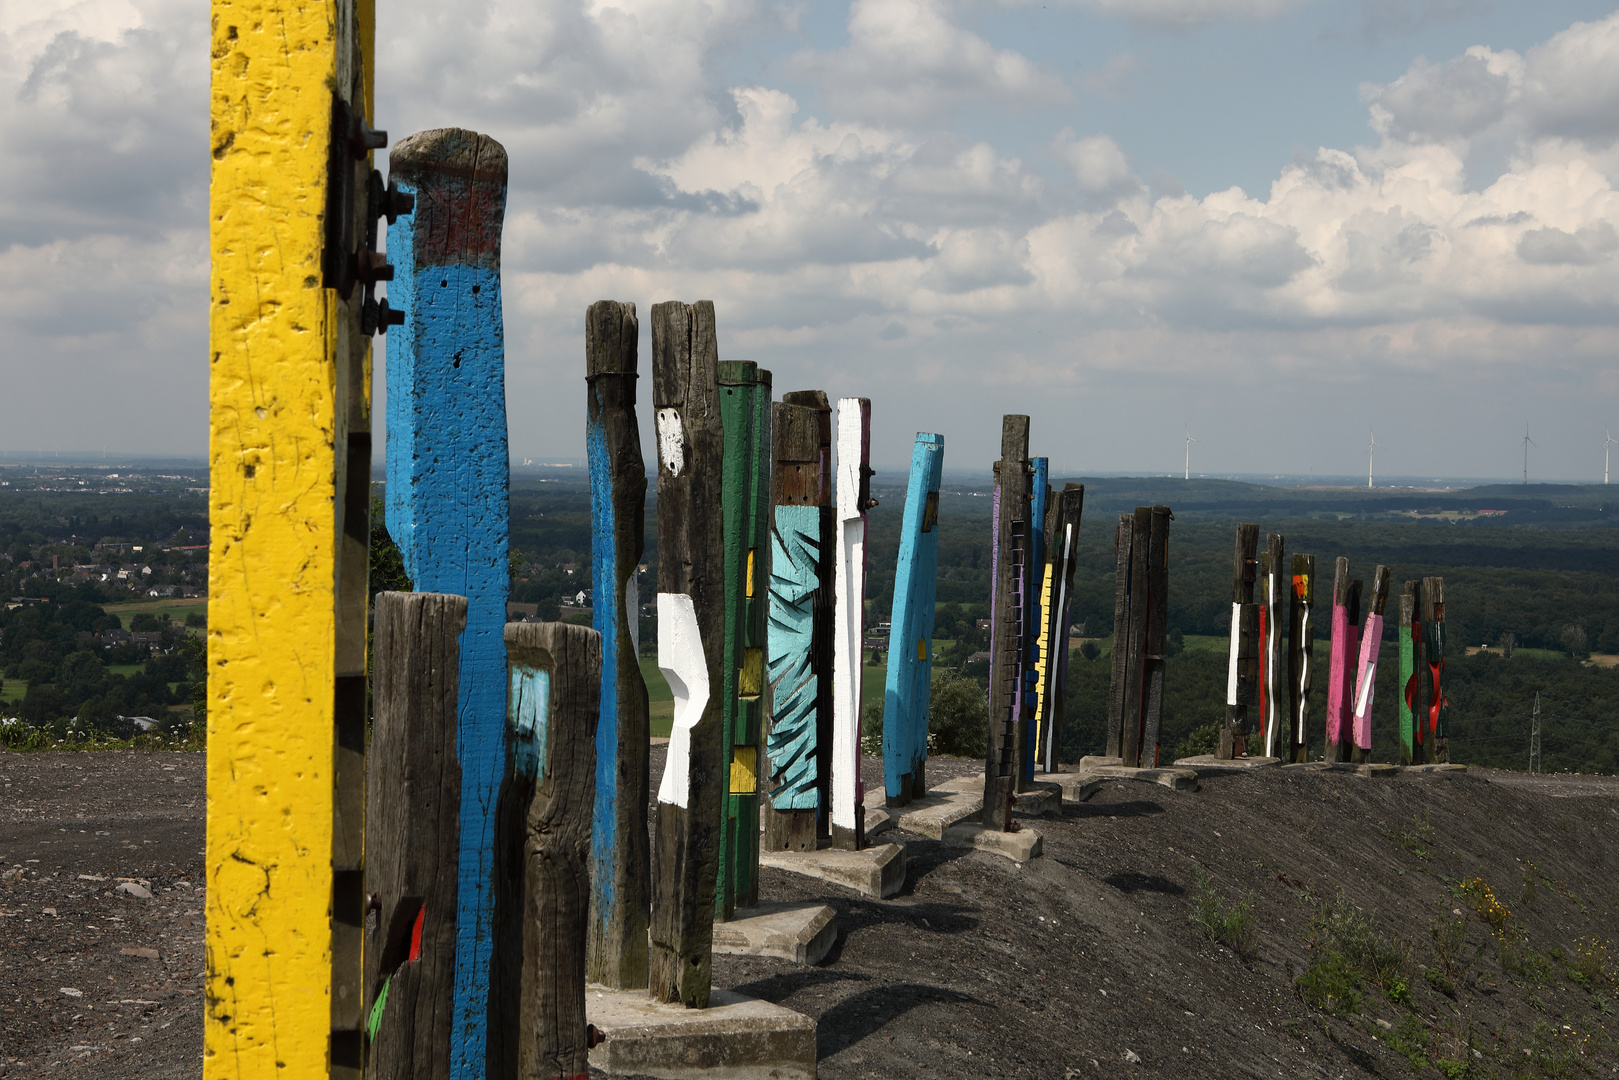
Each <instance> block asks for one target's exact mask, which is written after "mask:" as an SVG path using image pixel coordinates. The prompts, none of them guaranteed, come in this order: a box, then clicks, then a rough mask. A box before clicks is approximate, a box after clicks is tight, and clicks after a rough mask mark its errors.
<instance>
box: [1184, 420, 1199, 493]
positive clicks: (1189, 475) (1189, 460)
mask: <svg viewBox="0 0 1619 1080" xmlns="http://www.w3.org/2000/svg"><path fill="white" fill-rule="evenodd" d="M1198 441H1200V440H1198V439H1194V438H1192V429H1191V428H1190V427H1188V428H1187V429H1186V479H1188V480H1190V479H1191V478H1192V444H1193V443H1195V442H1198Z"/></svg>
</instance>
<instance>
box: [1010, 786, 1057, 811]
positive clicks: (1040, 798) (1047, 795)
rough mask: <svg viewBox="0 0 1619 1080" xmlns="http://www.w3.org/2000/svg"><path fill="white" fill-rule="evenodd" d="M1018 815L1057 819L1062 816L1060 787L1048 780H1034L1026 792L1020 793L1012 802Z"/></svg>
mask: <svg viewBox="0 0 1619 1080" xmlns="http://www.w3.org/2000/svg"><path fill="white" fill-rule="evenodd" d="M1012 807H1013V809H1015V810H1016V811H1017V812H1018V813H1020V814H1029V815H1031V816H1033V817H1057V816H1060V815H1061V814H1062V785H1061V784H1057V783H1053V782H1051V781H1049V780H1036V781H1035V782H1034V786H1033V787H1031V788H1030V789H1029V790H1028V791H1020V792H1018V793H1017V796H1016V798H1014V799H1013V801H1012Z"/></svg>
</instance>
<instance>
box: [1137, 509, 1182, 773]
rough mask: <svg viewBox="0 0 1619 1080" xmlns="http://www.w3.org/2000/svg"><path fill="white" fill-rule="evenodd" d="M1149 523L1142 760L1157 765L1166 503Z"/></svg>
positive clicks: (1164, 639) (1165, 625)
mask: <svg viewBox="0 0 1619 1080" xmlns="http://www.w3.org/2000/svg"><path fill="white" fill-rule="evenodd" d="M1149 514H1150V516H1149V518H1148V526H1147V529H1148V531H1147V596H1146V601H1147V612H1146V614H1147V618H1146V630H1145V633H1144V635H1143V642H1142V654H1141V656H1142V668H1141V679H1142V687H1143V694H1142V702H1141V764H1142V765H1143V766H1144V767H1155V766H1157V764H1158V758H1159V740H1160V735H1161V733H1162V731H1163V719H1164V675H1165V670H1164V665H1165V664H1166V663H1167V662H1168V656H1167V647H1168V635H1169V523H1170V522H1171V521H1173V520H1174V518H1175V515H1174V514H1173V513H1171V512H1170V509H1169V507H1167V506H1154V507H1152V509H1151V510H1150V511H1149Z"/></svg>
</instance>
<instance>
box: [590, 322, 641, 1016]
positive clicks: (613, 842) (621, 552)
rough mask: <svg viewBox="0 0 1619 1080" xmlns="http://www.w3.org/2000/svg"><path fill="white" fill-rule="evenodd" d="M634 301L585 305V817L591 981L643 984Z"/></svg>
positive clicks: (638, 436)
mask: <svg viewBox="0 0 1619 1080" xmlns="http://www.w3.org/2000/svg"><path fill="white" fill-rule="evenodd" d="M639 337H640V322H639V321H638V320H637V319H636V317H635V305H634V304H625V303H618V302H615V301H611V300H603V301H601V302H599V303H595V304H592V305H590V310H589V311H588V312H587V313H586V315H585V370H586V375H585V379H586V383H587V390H586V396H587V406H586V411H585V453H586V455H587V459H588V461H589V463H590V523H591V540H590V543H591V563H592V566H591V587H592V589H593V595H594V597H595V601H594V602H593V603H592V604H591V621H592V624H593V625H594V627H595V629H596V632H597V633H599V634H600V635H601V643H602V644H601V647H602V671H601V722H600V723H599V724H598V725H597V727H596V795H595V808H594V814H593V817H592V828H591V865H590V890H591V891H590V931H589V945H590V952H589V955H590V959H589V971H590V981H591V982H594V983H599V984H600V985H602V986H610V987H613V988H614V989H617V990H625V989H629V988H631V987H641V986H645V985H646V984H647V971H646V963H647V937H646V934H647V920H648V918H649V912H650V910H651V874H652V868H651V862H650V859H651V854H650V842H649V840H648V838H647V820H646V819H647V792H648V784H649V771H648V762H647V750H648V742H647V737H648V734H649V731H648V717H647V693H646V682H645V681H644V680H643V679H642V677H641V661H640V656H639V652H640V642H641V634H640V629H639V627H640V614H641V598H640V588H639V584H638V583H637V581H636V576H635V575H636V572H637V569H638V567H639V565H640V562H641V552H642V550H643V547H644V541H645V528H646V464H645V463H644V462H643V461H642V460H641V430H640V426H639V424H637V423H636V417H635V387H636V381H637V371H636V368H637V359H638V358H637V344H638V341H639Z"/></svg>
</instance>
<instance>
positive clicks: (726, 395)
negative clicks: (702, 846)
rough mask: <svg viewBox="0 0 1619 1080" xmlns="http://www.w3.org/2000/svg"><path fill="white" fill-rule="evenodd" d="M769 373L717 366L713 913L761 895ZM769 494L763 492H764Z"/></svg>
mask: <svg viewBox="0 0 1619 1080" xmlns="http://www.w3.org/2000/svg"><path fill="white" fill-rule="evenodd" d="M770 386H771V379H770V372H768V371H762V370H760V368H759V367H758V365H757V364H754V363H752V362H751V361H722V362H721V363H720V365H719V403H720V421H721V424H722V425H723V427H724V431H725V453H724V464H723V466H722V468H723V473H724V476H723V480H722V483H721V489H720V507H719V510H720V516H721V519H722V522H723V525H722V529H723V532H724V545H725V656H726V663H725V669H724V679H725V681H724V683H723V685H722V689H721V694H722V697H723V700H724V706H725V732H726V736H725V742H724V746H725V776H726V778H727V784H726V796H725V809H724V812H723V814H722V816H721V824H720V835H721V840H720V860H719V879H718V883H717V885H716V887H715V892H714V915H715V918H718V919H721V920H724V919H729V918H730V917H731V916H732V915H733V914H734V913H735V911H736V909H737V908H738V907H751V906H753V905H754V904H755V903H756V902H757V901H758V899H759V743H760V719H761V717H760V714H761V711H762V705H763V701H764V653H765V650H764V634H765V626H764V613H765V608H766V606H767V605H766V603H765V602H764V595H763V591H762V589H761V590H757V591H758V593H759V595H758V596H755V592H756V590H755V582H758V583H760V585H762V584H763V582H764V581H765V580H766V574H767V572H768V568H767V567H766V566H765V565H764V563H765V560H766V559H768V558H769V552H768V548H767V547H766V545H765V544H764V543H763V542H762V541H763V536H762V535H761V534H760V529H761V527H762V525H763V524H764V518H763V515H762V514H761V513H760V509H761V507H760V499H761V497H762V495H764V494H765V493H761V491H760V488H761V486H764V487H766V488H768V485H769V474H768V473H767V472H765V471H764V470H765V469H767V468H768V466H769V458H770V454H769V446H770V411H769V409H770ZM766 497H767V496H766Z"/></svg>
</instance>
